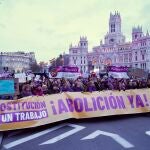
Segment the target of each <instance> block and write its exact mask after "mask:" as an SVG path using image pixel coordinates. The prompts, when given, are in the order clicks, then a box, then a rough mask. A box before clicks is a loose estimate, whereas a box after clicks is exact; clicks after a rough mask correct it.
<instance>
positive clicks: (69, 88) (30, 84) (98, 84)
mask: <svg viewBox="0 0 150 150" xmlns="http://www.w3.org/2000/svg"><path fill="white" fill-rule="evenodd" d="M139 88H150V79H148V80H146V79H115V78H113V77H107V76H104V77H101V78H97V77H96V76H89V78H82V77H79V78H77V79H75V80H73V79H65V78H61V79H50V78H47V77H45V76H41V77H40V78H39V80H38V81H37V80H35V79H34V78H33V79H32V80H31V81H27V82H26V83H22V84H19V95H16V96H15V98H14V97H9V98H8V99H18V98H22V97H27V96H34V95H36V96H43V95H46V94H56V93H61V92H93V91H103V90H119V91H121V90H124V91H125V90H127V89H139ZM0 98H1V99H2V98H3V97H2V96H1V97H0ZM3 99H4V98H3ZM5 99H6V97H5Z"/></svg>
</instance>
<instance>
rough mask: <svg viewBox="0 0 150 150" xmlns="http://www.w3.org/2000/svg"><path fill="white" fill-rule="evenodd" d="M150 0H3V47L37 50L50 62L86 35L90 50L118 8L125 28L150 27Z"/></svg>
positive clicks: (128, 34)
mask: <svg viewBox="0 0 150 150" xmlns="http://www.w3.org/2000/svg"><path fill="white" fill-rule="evenodd" d="M149 9H150V0H128V1H127V0H0V51H1V52H11V51H25V52H30V51H33V52H35V55H36V59H37V61H38V62H39V61H45V62H48V61H49V60H50V59H52V58H56V57H57V56H59V54H62V53H63V52H65V53H68V52H69V45H70V44H71V43H72V44H73V45H75V44H78V41H79V39H80V36H87V39H88V42H89V51H91V50H92V47H93V46H97V45H99V43H100V40H101V39H104V36H105V34H106V33H107V31H108V21H109V15H110V12H112V13H114V12H115V11H119V12H120V14H121V19H122V32H123V34H124V35H125V36H126V39H127V41H130V40H131V32H132V27H133V26H137V25H140V26H142V27H143V31H144V32H145V33H146V32H147V30H150V17H149Z"/></svg>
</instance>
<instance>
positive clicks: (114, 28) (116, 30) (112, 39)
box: [105, 12, 125, 45]
mask: <svg viewBox="0 0 150 150" xmlns="http://www.w3.org/2000/svg"><path fill="white" fill-rule="evenodd" d="M124 42H125V36H123V34H122V32H121V16H120V14H119V13H118V12H115V14H112V13H110V18H109V32H108V33H107V34H106V36H105V44H108V45H110V44H119V43H124Z"/></svg>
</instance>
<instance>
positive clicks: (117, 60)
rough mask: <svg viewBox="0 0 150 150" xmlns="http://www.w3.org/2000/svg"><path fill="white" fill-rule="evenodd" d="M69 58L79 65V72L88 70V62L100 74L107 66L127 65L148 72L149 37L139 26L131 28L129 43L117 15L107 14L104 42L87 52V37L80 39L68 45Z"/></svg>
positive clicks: (149, 56)
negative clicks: (75, 44)
mask: <svg viewBox="0 0 150 150" xmlns="http://www.w3.org/2000/svg"><path fill="white" fill-rule="evenodd" d="M69 55H70V65H76V66H78V67H79V68H80V70H81V72H87V71H88V70H89V69H88V68H89V67H90V66H89V64H90V62H91V65H92V66H94V68H97V69H99V71H100V72H101V71H103V70H104V68H105V66H107V65H114V66H129V67H136V68H141V69H145V70H148V71H149V70H150V36H149V33H148V32H147V33H146V34H144V33H143V31H142V27H139V26H138V27H134V28H133V29H132V41H131V42H126V41H125V36H124V35H123V33H122V30H121V16H120V14H119V13H118V12H115V14H112V13H110V18H109V32H108V33H107V34H106V35H105V37H104V43H103V42H102V40H101V41H100V44H99V45H98V46H94V47H93V49H92V52H90V53H89V52H88V41H87V38H84V37H82V38H80V42H79V45H78V46H76V47H73V46H70V49H69ZM84 59H85V60H84ZM83 61H84V62H85V63H83ZM81 62H82V63H81ZM84 67H85V69H84Z"/></svg>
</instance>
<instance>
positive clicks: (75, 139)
mask: <svg viewBox="0 0 150 150" xmlns="http://www.w3.org/2000/svg"><path fill="white" fill-rule="evenodd" d="M149 125H150V114H138V115H124V116H123V115H122V116H109V117H102V118H92V119H81V120H74V119H72V120H66V121H63V122H59V123H55V124H49V125H46V126H40V127H37V128H31V129H24V130H16V131H7V132H4V134H3V140H2V143H1V150H6V149H9V150H35V149H36V150H47V149H51V150H53V149H57V150H81V149H82V150H85V149H86V150H125V149H130V150H149V149H150V148H149V147H150V142H149V141H150V126H149Z"/></svg>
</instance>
